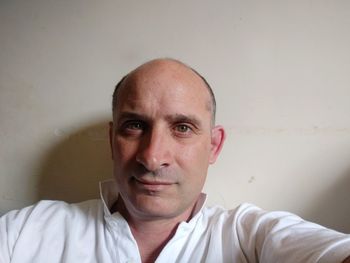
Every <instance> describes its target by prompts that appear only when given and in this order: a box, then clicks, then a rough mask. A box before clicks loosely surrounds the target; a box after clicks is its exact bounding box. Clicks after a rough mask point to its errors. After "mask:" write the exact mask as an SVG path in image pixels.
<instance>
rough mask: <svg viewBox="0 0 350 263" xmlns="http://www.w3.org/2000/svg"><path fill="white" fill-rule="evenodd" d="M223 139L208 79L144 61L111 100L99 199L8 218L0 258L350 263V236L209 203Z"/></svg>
mask: <svg viewBox="0 0 350 263" xmlns="http://www.w3.org/2000/svg"><path fill="white" fill-rule="evenodd" d="M224 139H225V132H224V129H223V127H222V126H215V98H214V95H213V94H212V91H211V89H210V87H209V85H208V83H207V82H206V81H205V80H204V78H202V77H201V76H200V75H199V74H198V73H197V72H195V71H194V70H193V69H191V68H189V67H188V66H186V65H184V64H183V63H181V62H179V61H175V60H171V59H158V60H153V61H150V62H148V63H146V64H143V65H141V66H140V67H138V68H137V69H135V70H134V71H132V72H130V73H129V74H128V75H126V76H125V77H124V78H123V79H122V80H121V81H120V82H119V84H118V85H117V87H116V90H115V92H114V95H113V122H112V123H110V143H111V149H112V158H113V164H114V179H115V180H114V181H111V182H104V183H102V184H101V198H102V200H101V201H100V200H90V201H86V202H83V203H80V204H71V205H69V204H66V203H63V202H53V201H42V202H39V203H38V204H37V205H35V206H32V207H28V208H24V209H22V210H20V211H13V212H10V213H8V214H7V215H5V216H4V217H2V218H1V221H0V231H1V232H0V233H1V234H0V262H155V261H156V262H268V263H272V262H293V263H295V262H342V261H343V262H350V260H349V259H348V260H347V261H345V258H346V257H347V256H349V254H350V236H349V235H344V234H341V233H338V232H335V231H332V230H329V229H326V228H323V227H321V226H319V225H316V224H313V223H309V222H305V221H303V220H302V219H301V218H299V217H297V216H295V215H292V214H289V213H285V212H272V213H268V212H265V211H262V210H260V209H259V208H256V207H254V206H252V205H248V204H244V205H241V206H240V207H238V208H236V209H235V210H230V211H227V210H224V209H222V208H220V207H213V208H206V207H203V204H204V201H205V195H204V194H203V193H201V191H202V187H203V185H204V182H205V178H206V174H207V169H208V165H209V164H212V163H214V162H215V160H216V158H217V157H218V155H219V153H220V150H221V148H222V145H223V142H224ZM82 176H83V175H82Z"/></svg>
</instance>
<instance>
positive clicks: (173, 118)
mask: <svg viewBox="0 0 350 263" xmlns="http://www.w3.org/2000/svg"><path fill="white" fill-rule="evenodd" d="M124 119H137V120H142V121H146V122H147V121H149V122H150V121H152V119H151V118H149V117H147V116H145V115H142V114H139V113H135V112H128V111H127V112H122V113H120V114H119V116H118V118H117V120H118V121H117V122H120V121H121V120H124ZM165 119H166V121H168V122H172V123H181V122H184V123H191V124H193V125H194V126H195V127H196V128H197V129H201V128H202V122H201V121H200V120H199V118H198V117H197V116H195V115H193V114H189V115H186V114H181V113H176V114H169V115H166V116H165Z"/></svg>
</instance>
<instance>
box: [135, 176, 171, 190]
mask: <svg viewBox="0 0 350 263" xmlns="http://www.w3.org/2000/svg"><path fill="white" fill-rule="evenodd" d="M132 181H134V183H135V185H136V186H137V187H139V188H141V189H142V190H147V191H151V192H159V191H162V190H165V189H166V188H168V187H170V186H172V185H173V184H175V183H174V182H171V181H164V180H155V179H153V180H150V179H145V178H136V177H132Z"/></svg>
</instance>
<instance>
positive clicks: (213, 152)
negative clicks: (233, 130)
mask: <svg viewBox="0 0 350 263" xmlns="http://www.w3.org/2000/svg"><path fill="white" fill-rule="evenodd" d="M225 138H226V133H225V129H224V127H223V126H221V125H217V126H215V127H214V128H213V129H212V131H211V149H210V157H209V163H210V164H213V163H215V161H216V159H217V158H218V156H219V153H220V152H221V149H222V146H223V145H224V141H225Z"/></svg>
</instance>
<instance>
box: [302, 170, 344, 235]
mask: <svg viewBox="0 0 350 263" xmlns="http://www.w3.org/2000/svg"><path fill="white" fill-rule="evenodd" d="M339 178H342V180H341V181H337V182H336V183H335V184H334V185H332V186H331V187H330V188H329V189H328V191H327V192H324V194H323V195H322V196H320V197H319V200H318V202H317V204H315V205H314V206H313V207H310V208H309V209H308V213H307V215H306V218H307V219H309V220H311V221H314V222H316V223H320V224H322V225H324V226H327V227H330V228H333V229H335V230H338V231H341V232H344V233H350V191H349V189H350V169H348V171H346V172H344V174H343V176H340V177H339ZM320 180H321V179H320Z"/></svg>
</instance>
